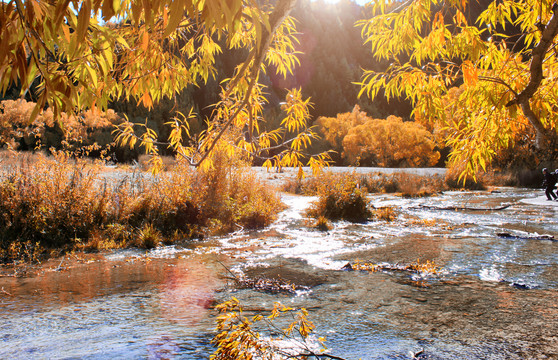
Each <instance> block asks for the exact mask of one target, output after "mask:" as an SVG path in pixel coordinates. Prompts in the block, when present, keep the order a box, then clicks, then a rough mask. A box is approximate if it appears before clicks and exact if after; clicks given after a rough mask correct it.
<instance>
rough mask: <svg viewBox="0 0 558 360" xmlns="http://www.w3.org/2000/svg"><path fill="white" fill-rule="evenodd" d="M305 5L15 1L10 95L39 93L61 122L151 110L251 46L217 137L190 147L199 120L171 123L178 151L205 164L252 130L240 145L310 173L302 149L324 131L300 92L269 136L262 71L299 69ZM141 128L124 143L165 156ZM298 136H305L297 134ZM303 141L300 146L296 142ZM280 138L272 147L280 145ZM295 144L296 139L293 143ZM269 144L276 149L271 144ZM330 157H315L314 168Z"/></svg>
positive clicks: (5, 72)
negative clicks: (111, 110)
mask: <svg viewBox="0 0 558 360" xmlns="http://www.w3.org/2000/svg"><path fill="white" fill-rule="evenodd" d="M294 4H295V0H279V1H277V3H276V4H275V7H274V8H272V7H271V6H269V5H260V2H258V1H253V0H211V1H205V0H150V1H139V0H118V1H113V0H82V1H70V0H62V1H39V0H29V1H22V0H13V1H7V2H1V3H0V24H1V26H0V89H1V91H2V92H3V93H5V92H6V90H7V89H8V88H9V87H11V86H14V85H19V86H20V87H21V89H22V93H24V92H26V91H27V90H28V89H30V88H31V87H32V86H33V87H36V88H37V89H38V97H37V98H38V104H37V107H36V108H35V111H34V112H33V114H32V119H33V118H34V117H35V116H37V114H38V113H39V112H40V111H41V110H42V109H43V108H44V107H46V106H48V107H49V108H51V109H52V111H53V112H54V114H55V116H59V115H60V114H61V113H62V112H64V111H65V112H70V111H80V110H83V109H88V108H95V107H98V108H101V109H106V108H107V106H108V103H109V102H110V101H112V100H116V99H121V98H125V99H129V98H134V99H136V100H138V101H139V102H140V103H141V104H143V105H145V106H146V107H148V108H149V107H151V106H152V105H153V104H154V103H156V102H157V101H159V100H160V99H162V98H163V97H169V98H172V97H173V96H174V95H175V94H176V93H177V92H179V91H181V90H182V89H184V88H185V87H186V86H188V85H191V84H194V85H195V84H198V83H200V82H204V81H207V79H208V78H209V77H210V76H212V75H214V73H215V71H216V67H215V57H216V55H217V54H218V53H220V52H221V51H222V46H226V47H228V48H230V49H246V50H247V51H246V53H247V54H248V55H247V57H246V59H245V61H244V62H243V63H241V64H239V65H238V67H237V69H236V71H235V73H234V75H233V77H232V78H231V79H228V80H227V81H225V82H224V83H223V84H222V93H221V99H222V101H221V102H220V103H219V104H217V105H216V108H215V109H216V110H215V111H214V116H213V117H212V119H209V121H208V125H207V130H206V132H205V133H204V134H203V135H202V137H201V138H200V139H199V142H198V144H197V145H196V146H194V147H188V146H185V145H184V139H185V137H186V136H187V131H188V123H187V120H188V116H194V115H193V114H189V115H186V116H183V118H180V117H178V118H177V119H176V121H175V122H173V123H172V124H169V125H171V126H173V128H174V131H173V132H172V136H171V138H170V139H168V143H169V146H171V147H172V148H174V149H175V150H176V151H177V152H178V153H179V154H181V155H182V156H184V157H186V158H188V159H189V160H190V161H191V163H192V164H194V165H199V164H200V163H201V162H202V161H203V160H204V159H206V158H207V157H208V154H210V153H211V150H212V149H213V147H214V146H215V143H216V142H217V141H219V139H220V138H221V136H222V135H223V134H224V132H226V131H228V130H229V129H231V128H232V127H236V128H239V129H244V131H245V132H247V135H245V136H244V138H246V139H247V141H245V142H243V143H240V140H239V139H240V137H239V138H238V139H237V140H236V142H235V143H232V144H231V146H237V147H240V148H242V150H244V151H247V152H250V153H262V149H264V148H266V146H265V145H269V146H272V145H273V141H275V146H279V145H280V144H282V146H281V151H282V152H285V154H283V155H282V156H278V157H276V158H275V159H273V160H274V161H275V162H278V161H282V162H283V163H284V164H283V165H285V166H289V165H291V166H292V165H295V166H300V165H301V164H302V163H301V157H302V151H301V144H302V145H303V144H305V143H307V142H308V141H310V138H312V137H313V136H314V134H313V133H312V132H311V131H309V130H308V129H307V128H306V126H305V123H306V120H307V112H305V111H304V110H301V107H305V106H308V101H307V100H304V99H301V98H300V96H299V95H300V94H299V93H296V92H295V93H291V94H290V98H289V99H288V100H287V104H288V106H289V107H288V109H285V110H286V113H287V115H286V117H285V120H284V124H283V125H284V126H283V128H282V129H277V130H276V131H275V132H274V133H271V134H269V133H264V132H260V129H259V126H258V122H260V121H262V119H261V110H262V104H263V102H264V101H265V100H264V99H263V95H262V94H263V87H262V86H261V85H260V84H259V83H258V80H259V75H260V72H261V71H266V68H267V67H270V66H272V67H273V68H274V69H276V71H277V72H279V73H281V74H283V75H285V74H287V73H288V72H290V71H291V70H292V69H293V67H294V66H295V65H296V64H297V59H296V52H295V50H294V41H296V40H295V38H294V35H295V32H296V30H295V28H294V21H293V20H292V19H291V18H288V14H289V12H290V10H291V9H292V7H293V6H294ZM134 127H135V125H134V124H129V123H128V124H125V125H124V126H123V127H122V128H121V129H120V132H119V134H120V136H119V140H121V141H122V142H125V143H127V144H131V143H134V142H136V141H139V142H141V143H142V144H143V145H144V146H145V148H146V149H147V150H148V152H150V153H152V154H155V155H157V154H158V150H157V147H158V146H160V145H162V144H160V143H158V141H157V139H156V134H154V133H153V132H150V131H147V130H146V129H145V130H146V131H145V132H144V133H143V135H141V136H140V137H138V136H136V135H135V133H134V131H133V130H134ZM293 130H297V131H296V134H291V135H290V136H289V135H288V133H293ZM293 139H294V140H293ZM270 141H271V143H270ZM286 141H289V142H288V143H286V144H285V142H286ZM269 146H268V147H269ZM323 160H324V158H323V157H315V158H310V164H311V165H315V164H317V163H321V162H322V161H323Z"/></svg>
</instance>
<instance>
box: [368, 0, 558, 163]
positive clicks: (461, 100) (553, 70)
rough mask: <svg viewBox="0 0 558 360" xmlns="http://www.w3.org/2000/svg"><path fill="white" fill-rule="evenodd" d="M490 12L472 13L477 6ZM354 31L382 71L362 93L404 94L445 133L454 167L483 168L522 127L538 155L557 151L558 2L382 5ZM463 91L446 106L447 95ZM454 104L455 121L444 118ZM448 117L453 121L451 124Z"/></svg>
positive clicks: (384, 1) (451, 0)
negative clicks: (379, 62)
mask: <svg viewBox="0 0 558 360" xmlns="http://www.w3.org/2000/svg"><path fill="white" fill-rule="evenodd" d="M479 6H480V7H484V10H483V11H479V12H478V16H476V15H475V7H476V8H478V7H479ZM371 7H372V9H373V13H374V15H373V17H371V18H370V19H366V20H362V21H360V22H359V23H358V25H359V26H361V28H362V35H363V37H364V39H365V43H366V44H368V45H369V46H370V47H371V50H372V53H373V55H374V56H375V57H376V58H377V59H383V60H388V61H389V62H390V65H389V66H388V67H387V69H386V70H385V71H372V70H367V71H365V73H364V75H363V78H362V82H361V83H360V85H361V95H362V94H367V95H368V96H370V97H375V96H376V95H377V94H378V93H379V92H380V91H383V92H385V94H386V95H387V96H388V97H394V96H397V97H399V96H404V97H407V98H408V99H410V100H411V101H412V103H413V105H414V116H415V119H417V120H419V121H422V122H424V123H430V124H432V123H437V124H439V125H440V126H441V128H442V129H443V131H444V133H445V134H447V137H446V143H447V145H449V146H451V148H452V153H451V155H450V161H451V162H452V164H453V166H456V167H458V168H460V169H462V170H463V171H464V174H465V173H468V174H473V173H475V172H476V171H478V170H479V169H480V168H485V167H486V166H487V164H488V163H489V162H490V160H491V159H492V158H493V156H494V154H495V153H496V152H497V151H498V150H499V149H502V148H505V147H507V146H509V145H510V143H511V142H512V141H513V139H514V136H515V134H516V132H517V131H518V129H521V128H523V127H522V126H518V124H523V123H524V119H527V120H528V124H529V126H530V127H531V128H532V129H534V132H535V134H536V139H534V143H535V145H536V146H537V147H538V148H546V147H547V146H554V144H555V139H556V122H557V118H556V115H555V114H556V111H557V110H558V109H557V105H556V104H557V100H558V87H556V80H557V74H558V61H557V60H558V58H557V53H556V51H555V49H556V45H558V40H557V39H556V35H557V34H558V4H557V3H556V2H555V1H546V0H544V1H543V0H499V1H481V2H480V4H479V3H477V2H475V3H473V2H471V1H468V0H459V1H456V0H414V1H405V2H400V1H395V0H378V1H376V2H374V3H373V5H372V4H371ZM456 86H462V91H461V92H460V93H459V97H457V98H453V99H452V100H453V101H452V103H451V105H448V101H447V95H448V93H449V91H450V89H451V88H453V87H456ZM448 106H452V107H453V108H455V109H457V110H458V111H459V116H454V115H452V114H450V112H448ZM448 115H450V116H448Z"/></svg>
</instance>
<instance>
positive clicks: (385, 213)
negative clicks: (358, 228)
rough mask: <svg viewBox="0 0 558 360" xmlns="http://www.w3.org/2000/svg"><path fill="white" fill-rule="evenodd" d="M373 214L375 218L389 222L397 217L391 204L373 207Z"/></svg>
mask: <svg viewBox="0 0 558 360" xmlns="http://www.w3.org/2000/svg"><path fill="white" fill-rule="evenodd" d="M373 214H374V218H375V219H377V220H383V221H387V222H391V221H393V220H395V219H397V213H396V212H395V210H394V209H393V207H391V206H384V207H380V208H376V209H374V211H373Z"/></svg>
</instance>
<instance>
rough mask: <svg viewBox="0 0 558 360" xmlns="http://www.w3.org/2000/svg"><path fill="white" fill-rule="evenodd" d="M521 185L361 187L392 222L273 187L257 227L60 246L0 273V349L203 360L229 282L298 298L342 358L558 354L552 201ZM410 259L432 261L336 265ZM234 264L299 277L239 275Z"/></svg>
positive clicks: (235, 292)
mask: <svg viewBox="0 0 558 360" xmlns="http://www.w3.org/2000/svg"><path fill="white" fill-rule="evenodd" d="M539 195H540V194H539ZM533 196H534V194H533V191H526V190H518V189H511V188H505V189H501V191H500V192H447V193H444V194H443V195H440V196H436V197H431V198H421V199H401V198H399V197H395V196H392V195H374V196H371V197H370V200H371V202H372V203H373V204H374V205H375V206H376V207H379V206H391V207H393V208H394V209H395V210H396V212H397V214H398V218H397V220H395V221H393V222H389V223H388V222H385V221H374V222H369V223H365V224H351V223H347V222H338V223H335V224H334V227H333V229H331V230H330V231H327V232H321V231H318V230H314V229H311V228H309V227H308V219H306V218H305V217H304V210H305V209H306V208H307V207H308V206H309V205H310V203H311V202H312V201H313V200H314V198H311V197H302V196H292V195H284V196H283V201H284V202H285V203H286V204H287V205H288V209H287V210H285V211H284V212H283V213H281V214H280V216H279V219H278V220H277V221H276V222H275V223H274V224H273V225H272V226H270V227H269V228H267V229H264V230H261V231H254V232H238V233H235V234H232V235H230V236H227V237H222V238H212V239H208V240H204V241H197V242H194V243H190V244H188V245H186V246H185V247H178V246H171V247H164V248H158V249H155V250H153V251H150V252H147V253H145V252H140V251H136V250H123V251H118V252H114V253H110V254H106V255H104V256H101V255H99V256H96V257H92V256H87V257H86V256H85V255H79V254H74V255H67V256H66V257H65V258H64V259H58V260H56V262H54V261H51V262H48V263H45V264H43V265H42V267H41V268H40V270H39V271H37V273H36V274H34V275H32V276H26V277H10V276H5V277H2V278H0V286H1V291H0V301H1V302H0V357H1V358H12V359H30V358H33V359H41V358H44V359H62V358H64V359H118V358H122V359H124V358H125V359H130V358H151V359H207V358H208V357H209V355H210V354H211V353H212V352H213V350H214V349H213V347H212V345H211V344H210V340H211V338H212V336H213V329H214V326H215V317H216V312H215V310H213V306H214V305H215V304H216V303H218V302H221V301H224V300H227V299H229V298H230V297H232V296H234V297H236V298H238V299H239V300H240V301H241V303H242V304H243V305H244V307H245V308H247V309H252V310H255V309H268V310H269V309H271V308H272V306H273V303H274V302H275V301H281V302H282V303H283V304H285V305H289V306H293V307H305V308H307V309H308V310H309V318H310V319H311V320H312V321H313V323H314V324H315V325H316V329H315V334H316V337H318V336H320V337H321V336H323V337H325V338H326V339H327V345H328V347H329V350H328V352H329V353H330V354H334V355H336V356H339V357H343V358H346V359H359V358H361V359H409V358H410V357H411V355H410V354H415V355H416V358H420V359H547V358H548V359H550V358H558V301H557V300H558V297H557V295H558V276H557V275H558V242H556V241H553V240H552V239H551V238H548V239H547V238H545V237H542V236H540V235H550V236H555V237H558V223H557V222H556V219H557V210H558V207H553V206H542V205H536V204H529V203H525V202H522V201H521V200H522V199H526V198H531V197H533ZM503 205H510V206H509V207H507V208H505V209H499V208H501V207H502V206H503ZM442 208H444V209H445V210H443V209H442ZM496 209H498V210H496ZM501 233H506V234H507V235H506V236H504V235H502V234H501ZM499 234H500V235H499ZM417 259H420V261H421V262H425V261H427V260H429V261H433V262H435V263H436V264H437V265H438V266H439V267H440V268H441V270H440V271H439V272H438V273H437V274H435V275H430V276H423V275H421V274H416V273H412V272H406V271H389V270H386V271H380V272H373V273H369V272H363V271H343V270H341V268H342V267H343V266H344V265H345V264H347V263H348V262H350V263H354V262H355V261H356V260H360V261H363V262H372V263H386V264H391V265H395V264H403V265H405V264H411V263H413V262H416V261H417ZM225 267H227V268H228V269H229V270H226V269H225ZM229 271H230V272H229ZM231 273H232V274H235V276H240V275H241V274H243V275H245V276H248V277H253V278H258V277H263V278H268V279H282V280H284V281H288V282H290V283H292V284H295V285H297V286H299V287H304V289H305V290H301V291H297V292H296V293H295V294H285V293H279V294H277V293H276V294H271V293H266V292H260V291H255V290H253V289H238V288H237V287H236V286H235V282H234V281H232V280H231V279H230V278H231Z"/></svg>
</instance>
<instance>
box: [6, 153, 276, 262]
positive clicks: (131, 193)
mask: <svg viewBox="0 0 558 360" xmlns="http://www.w3.org/2000/svg"><path fill="white" fill-rule="evenodd" d="M214 156H216V157H219V156H222V158H221V159H214V160H215V161H214V162H213V166H211V167H209V168H207V169H195V168H192V167H190V166H188V165H187V164H184V163H179V164H177V165H176V166H175V167H174V168H173V170H172V171H169V172H165V173H161V174H159V175H158V176H156V177H153V176H151V175H149V174H139V173H128V172H124V173H119V172H118V171H116V170H114V171H113V172H112V173H110V174H109V175H106V174H105V175H103V174H102V172H101V170H102V169H101V168H100V167H99V166H97V165H92V164H90V163H86V162H85V161H83V160H81V159H78V160H72V159H71V158H70V155H69V154H67V153H63V152H58V153H56V156H54V157H46V156H44V155H40V154H39V155H36V156H35V159H34V161H32V162H31V161H29V162H22V163H19V164H17V163H15V164H14V165H13V166H12V168H11V169H9V170H7V171H5V172H4V173H2V174H0V259H2V260H3V261H13V260H14V259H15V258H17V254H18V253H19V254H22V255H21V256H20V257H22V258H23V257H26V258H31V257H33V256H34V255H33V254H34V253H36V252H37V251H36V250H35V249H41V248H46V249H49V248H50V249H52V248H62V249H66V250H71V249H74V248H78V249H86V250H94V249H110V248H118V247H123V246H138V247H142V248H151V247H154V246H158V245H159V244H161V243H169V242H172V241H176V240H180V239H188V238H192V237H203V236H205V235H206V234H214V233H222V232H226V231H231V230H236V229H238V228H250V229H253V228H261V227H263V226H266V225H268V224H269V223H271V222H272V221H273V220H274V219H275V216H276V214H277V213H278V212H279V211H280V210H281V209H283V205H282V204H281V202H280V198H279V196H278V194H277V193H276V192H275V191H274V190H273V189H270V188H268V187H267V186H265V184H263V183H262V182H261V181H259V179H257V178H256V175H254V174H253V173H251V170H250V169H249V168H248V167H247V165H246V162H245V161H244V160H242V159H240V158H234V157H233V158H231V157H230V156H228V157H227V156H225V154H222V153H219V151H218V149H217V150H216V155H214ZM138 229H139V231H138ZM26 242H29V244H27V243H26ZM23 244H27V245H25V246H24V245H23ZM35 244H37V246H35ZM25 253H27V254H31V255H29V256H27V255H25Z"/></svg>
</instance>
